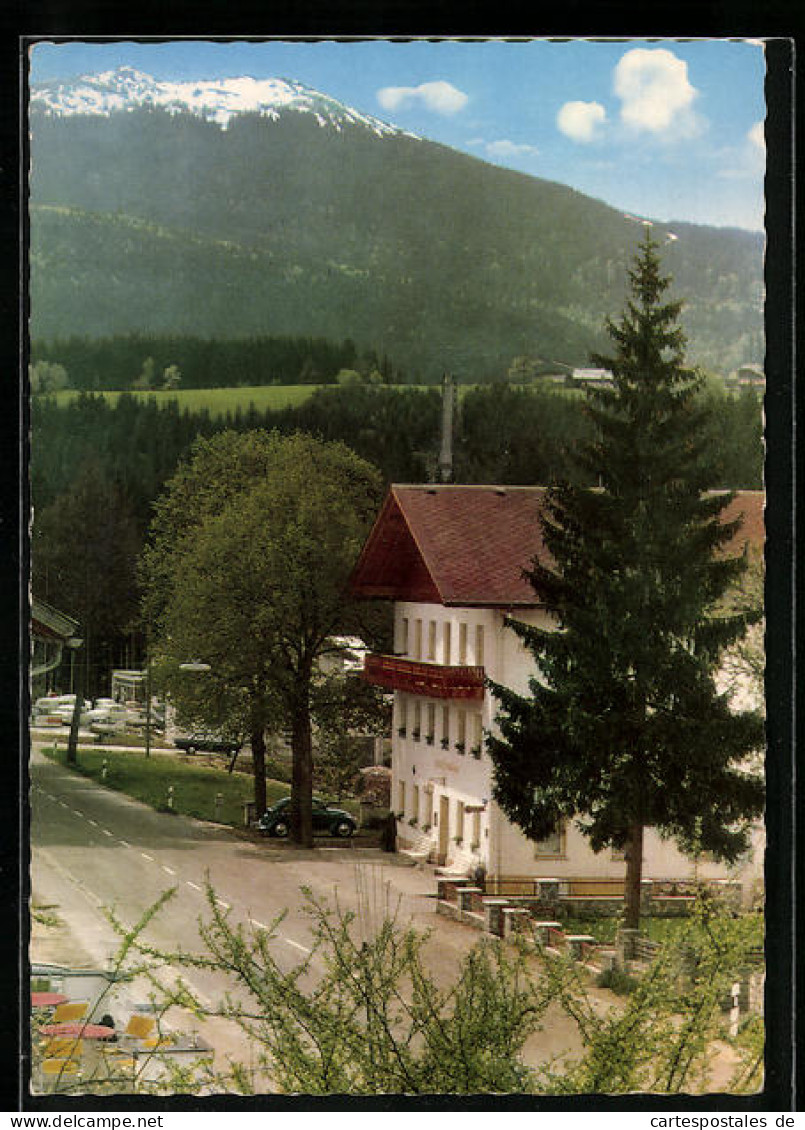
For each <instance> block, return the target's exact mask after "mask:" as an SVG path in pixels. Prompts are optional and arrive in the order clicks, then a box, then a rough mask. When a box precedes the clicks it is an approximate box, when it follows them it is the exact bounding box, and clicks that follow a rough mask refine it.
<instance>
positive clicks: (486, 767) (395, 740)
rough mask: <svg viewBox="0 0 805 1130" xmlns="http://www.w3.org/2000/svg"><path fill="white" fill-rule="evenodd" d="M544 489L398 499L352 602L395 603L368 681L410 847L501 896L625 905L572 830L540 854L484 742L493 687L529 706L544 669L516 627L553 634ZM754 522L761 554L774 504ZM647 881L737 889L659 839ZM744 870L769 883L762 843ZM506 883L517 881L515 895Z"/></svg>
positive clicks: (750, 530)
mask: <svg viewBox="0 0 805 1130" xmlns="http://www.w3.org/2000/svg"><path fill="white" fill-rule="evenodd" d="M544 494H545V491H544V488H542V487H493V486H450V485H446V486H435V485H427V486H392V487H391V489H390V491H389V494H388V496H387V498H386V500H385V503H384V505H383V508H382V510H381V513H380V515H379V517H378V519H377V521H376V523H375V525H374V528H373V530H372V532H371V534H370V536H369V538H368V539H367V542H366V544H365V546H364V548H363V551H362V553H361V557H360V559H359V561H358V563H357V565H356V567H355V570H354V571H353V575H352V590H353V592H354V593H356V594H357V595H359V596H363V597H366V598H381V599H387V600H392V601H393V602H394V654H393V655H369V656H367V658H366V662H365V671H364V675H365V678H367V679H368V680H369V681H370V682H372V683H374V684H376V685H379V686H382V687H385V688H386V689H388V690H393V692H394V715H393V729H392V797H391V806H392V809H393V811H394V812H395V813H396V814H397V834H398V842H399V843H400V844H401V845H402V846H406V845H416V847H417V848H418V849H419V850H425V849H428V848H429V849H430V852H431V858H432V859H433V860H434V861H436V862H438V863H439V864H440V865H443V866H445V865H446V866H448V867H451V868H452V869H455V870H465V871H472V870H473V869H474V868H476V867H478V866H482V867H483V868H484V870H485V872H486V875H487V884H488V889H489V888H490V886H491V887H492V888H493V889H494V887H495V885H496V884H497V889H499V890H500V889H503V887H507V889H508V890H509V891H511V890H513V889H515V887H516V884H517V883H518V882H520V881H522V882H523V884H527V883H529V882H533V880H535V879H537V878H545V879H547V878H553V879H562V880H567V881H568V883H569V884H570V886H569V889H570V893H572V894H576V895H580V896H582V895H586V894H590V895H592V894H607V893H609V894H617V893H621V892H622V889H623V878H624V876H625V870H626V864H625V861H624V860H623V858H622V856H621V855H620V854H619V853H617V852H613V851H607V850H605V851H603V852H601V853H599V854H597V855H596V854H595V853H593V852H592V851H591V849H590V848H589V846H588V841H587V840H586V838H585V837H584V836H583V835H582V834H581V832H580V831H579V830H578V829H577V828H576V827H575V825H574V824H573V823H572V822H571V823H568V824H567V825H566V826H565V827H563V828H561V829H559V830H557V834H556V835H555V836H554V837H551V838H550V839H549V840H546V841H543V842H540V843H537V844H535V843H534V842H533V841H530V840H528V839H526V838H525V836H524V835H523V834H522V833H521V832H520V831H519V829H517V828H516V827H514V826H513V825H512V824H511V823H510V822H509V821H508V820H507V818H506V817H505V816H504V814H503V813H502V812H501V810H500V809H499V808H498V806H497V805H496V804H495V803H494V801H493V800H492V763H491V760H490V758H489V755H488V754H487V753H486V752H485V749H484V732H485V731H493V732H494V731H495V729H496V722H495V714H496V711H497V704H496V701H495V699H494V698H493V697H492V696H491V694H490V693H489V691H488V690H487V689H486V687H485V681H484V680H485V677H488V678H489V679H491V680H493V681H494V682H497V683H500V684H504V685H506V686H509V687H511V688H512V689H514V690H516V691H518V692H520V693H526V692H527V690H528V680H529V678H530V677H531V676H532V675H533V674H534V659H533V656H532V655H531V653H530V652H528V651H527V650H526V649H525V648H524V646H523V644H522V643H521V641H520V639H519V638H518V637H517V636H516V635H515V634H514V632H512V631H511V630H510V629H508V628H507V627H505V625H504V618H505V617H507V616H516V617H517V618H518V619H520V620H523V621H525V622H527V623H530V624H539V625H542V626H550V620H549V617H548V615H547V613H546V612H545V611H544V610H543V609H542V608H540V607H539V605H538V603H537V600H536V596H535V593H534V590H533V589H532V587H531V585H530V584H529V583H528V581H527V580H526V579H525V578H524V576H523V569H524V568H525V567H527V566H528V565H529V563H530V562H531V560H532V559H533V558H534V556H535V555H537V554H539V553H540V551H541V550H543V548H544V547H543V546H542V540H541V528H540V522H539V515H540V509H541V506H542V500H543V498H544ZM739 512H741V513H744V515H745V526H744V530H743V531H742V532H741V534H740V538H741V539H743V540H748V541H752V542H756V543H762V537H763V495H762V493H760V492H741V493H740V494H739V495H738V496H737V497H736V499H735V501H734V502H733V503H732V505H731V507H730V510H729V511H728V514H727V517H732V516H734V515H735V514H736V513H739ZM644 852H645V854H644V868H643V876H644V879H646V880H650V879H651V880H655V881H657V880H684V879H690V878H692V877H693V876H694V873H696V874H698V875H699V876H700V877H702V878H735V877H736V876H735V875H733V874H731V873H730V872H729V871H728V870H727V869H726V868H725V867H724V866H723V865H717V864H715V863H713V862H710V861H707V860H701V859H700V860H699V861H697V862H694V861H693V860H691V859H690V858H688V857H686V856H684V855H682V854H681V853H680V852H679V851H678V850H677V849H676V848H675V847H674V846H673V844H672V843H669V842H668V841H661V840H660V839H659V837H658V836H657V834H656V833H654V832H652V831H651V830H647V832H646V837H645V846H644ZM751 855H752V858H751V859H749V860H747V861H746V862H745V864H744V865H743V870H742V876H741V877H742V879H743V881H744V883H745V885H746V884H749V883H751V882H753V881H755V880H756V879H758V878H759V877H760V876H761V875H762V863H763V861H762V830H761V829H758V832H757V836H756V837H755V844H754V847H753V851H752V853H751ZM504 881H505V882H504Z"/></svg>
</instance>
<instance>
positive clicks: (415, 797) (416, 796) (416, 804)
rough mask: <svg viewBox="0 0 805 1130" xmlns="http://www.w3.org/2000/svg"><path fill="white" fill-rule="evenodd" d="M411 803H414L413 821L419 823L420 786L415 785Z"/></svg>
mask: <svg viewBox="0 0 805 1130" xmlns="http://www.w3.org/2000/svg"><path fill="white" fill-rule="evenodd" d="M411 803H412V806H413V812H412V813H411V819H412V820H415V821H416V822H417V823H418V822H419V785H414V795H413V797H412V798H411Z"/></svg>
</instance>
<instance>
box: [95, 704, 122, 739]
mask: <svg viewBox="0 0 805 1130" xmlns="http://www.w3.org/2000/svg"><path fill="white" fill-rule="evenodd" d="M130 722H131V719H130V716H129V710H128V708H127V707H125V706H123V704H122V703H117V702H115V703H112V705H111V706H106V707H100V706H99V707H95V709H94V710H90V712H89V728H90V730H91V731H92V733H93V734H122V733H123V731H124V730H127V729H128V728H129V725H130Z"/></svg>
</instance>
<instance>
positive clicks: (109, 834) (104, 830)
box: [101, 828, 115, 839]
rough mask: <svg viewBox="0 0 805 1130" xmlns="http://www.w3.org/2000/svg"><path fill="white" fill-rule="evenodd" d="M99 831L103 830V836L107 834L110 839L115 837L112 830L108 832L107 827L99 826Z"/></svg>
mask: <svg viewBox="0 0 805 1130" xmlns="http://www.w3.org/2000/svg"><path fill="white" fill-rule="evenodd" d="M101 831H102V832H103V834H104V835H105V836H109V837H111V839H114V838H115V834H114V832H110V831H109V829H108V828H101Z"/></svg>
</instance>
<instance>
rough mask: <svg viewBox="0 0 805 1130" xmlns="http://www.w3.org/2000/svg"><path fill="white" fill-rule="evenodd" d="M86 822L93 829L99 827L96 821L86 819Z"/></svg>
mask: <svg viewBox="0 0 805 1130" xmlns="http://www.w3.org/2000/svg"><path fill="white" fill-rule="evenodd" d="M87 822H88V823H89V824H91V825H92V827H93V828H98V827H100V825H99V824H98V821H97V820H90V818H89V817H87Z"/></svg>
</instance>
